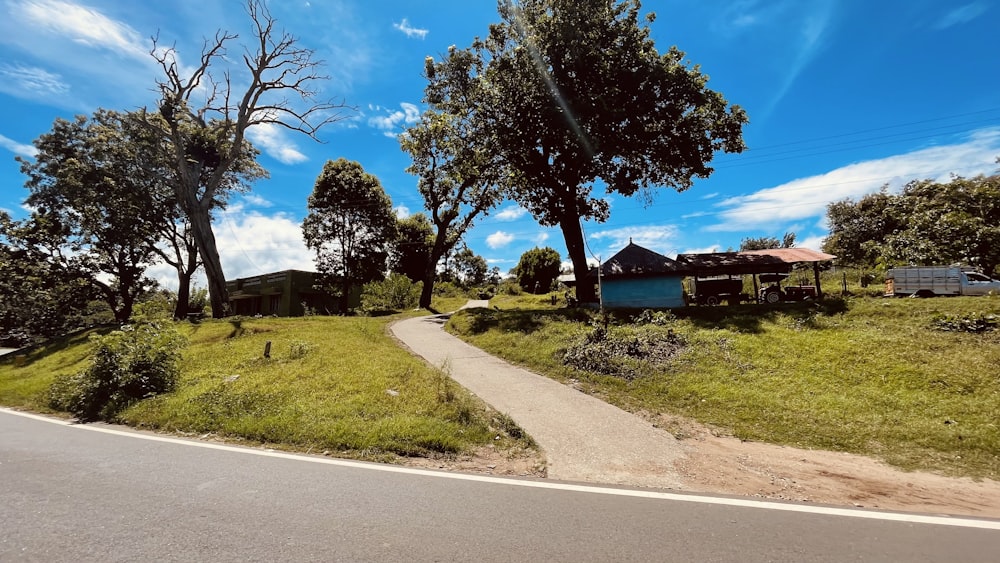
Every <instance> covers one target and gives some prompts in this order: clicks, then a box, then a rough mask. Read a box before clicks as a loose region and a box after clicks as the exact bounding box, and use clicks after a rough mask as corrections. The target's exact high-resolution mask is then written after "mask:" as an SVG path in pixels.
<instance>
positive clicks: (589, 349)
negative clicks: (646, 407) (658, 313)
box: [563, 325, 685, 380]
mask: <svg viewBox="0 0 1000 563" xmlns="http://www.w3.org/2000/svg"><path fill="white" fill-rule="evenodd" d="M684 346H685V344H684V340H683V339H682V338H681V337H680V336H678V335H677V334H674V332H673V330H667V331H666V332H665V333H664V332H663V331H662V330H648V329H645V328H642V327H639V328H635V327H628V326H622V327H611V328H610V329H606V328H604V327H603V326H600V325H598V326H595V327H594V329H593V330H592V331H591V332H590V333H589V334H587V335H585V336H584V337H582V338H579V339H578V340H577V341H576V342H574V343H573V344H571V345H570V347H569V348H568V349H567V350H566V353H565V354H564V355H563V363H564V364H565V365H568V366H571V367H574V368H576V369H578V370H583V371H590V372H594V373H601V374H604V375H612V376H615V377H621V378H623V379H626V380H631V379H635V378H637V377H641V376H643V375H646V374H647V373H649V372H650V370H652V369H656V367H658V366H661V365H663V364H665V363H667V362H668V361H670V360H671V359H672V358H674V357H676V356H677V355H678V354H680V352H681V351H682V350H683V349H684Z"/></svg>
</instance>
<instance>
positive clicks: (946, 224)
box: [884, 176, 1000, 275]
mask: <svg viewBox="0 0 1000 563" xmlns="http://www.w3.org/2000/svg"><path fill="white" fill-rule="evenodd" d="M894 207H895V208H896V209H897V210H898V214H899V215H902V216H904V217H906V221H905V222H903V223H902V225H901V227H900V228H899V229H896V230H895V231H894V232H892V233H891V234H889V235H888V236H886V240H885V249H884V253H885V255H886V256H887V258H888V259H889V260H890V261H893V262H903V263H908V264H915V265H933V264H948V263H962V264H969V265H972V266H977V267H979V268H980V269H982V270H983V271H984V272H986V273H987V274H991V275H992V273H993V272H994V270H996V267H997V265H998V264H1000V176H988V177H987V176H977V177H975V178H961V177H957V178H953V179H952V180H951V181H950V182H948V183H938V182H933V181H930V180H922V181H915V182H910V183H909V184H907V185H906V186H904V187H903V191H902V192H901V193H900V194H899V195H898V196H896V198H895V201H894Z"/></svg>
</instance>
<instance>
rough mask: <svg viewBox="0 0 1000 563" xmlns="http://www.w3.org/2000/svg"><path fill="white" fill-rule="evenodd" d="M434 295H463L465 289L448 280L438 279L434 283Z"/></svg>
mask: <svg viewBox="0 0 1000 563" xmlns="http://www.w3.org/2000/svg"><path fill="white" fill-rule="evenodd" d="M434 295H437V296H438V297H464V296H465V290H464V289H462V288H460V287H458V286H457V285H455V284H454V283H452V282H450V281H439V282H437V283H436V284H434Z"/></svg>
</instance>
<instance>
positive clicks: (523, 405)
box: [390, 301, 682, 488]
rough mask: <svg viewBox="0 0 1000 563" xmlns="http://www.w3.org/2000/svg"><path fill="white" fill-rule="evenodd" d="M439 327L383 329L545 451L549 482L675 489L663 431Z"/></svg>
mask: <svg viewBox="0 0 1000 563" xmlns="http://www.w3.org/2000/svg"><path fill="white" fill-rule="evenodd" d="M485 303H487V302H486V301H483V302H475V301H473V302H472V304H473V305H480V306H482V304H485ZM445 321H446V317H445V316H434V317H418V318H413V319H407V320H404V321H400V322H397V323H395V324H393V325H392V327H391V329H390V330H391V331H392V333H393V334H394V335H395V336H396V338H398V339H399V340H400V341H402V342H403V344H405V345H406V346H407V347H408V348H409V349H410V350H412V351H413V352H414V353H415V354H417V355H419V356H421V357H423V358H424V359H426V360H427V361H428V362H430V363H431V364H432V365H434V366H435V367H438V368H443V369H445V371H447V372H448V374H449V375H451V377H452V379H454V380H455V381H457V382H458V383H459V384H461V385H462V386H463V387H465V388H466V389H468V390H470V391H472V392H473V393H475V394H476V395H477V396H478V397H479V398H481V399H482V400H484V401H486V402H487V403H488V404H489V405H491V406H492V407H493V408H495V409H497V410H498V411H500V412H503V413H506V414H508V415H510V417H511V418H513V419H514V421H515V422H517V424H518V425H519V426H520V427H521V428H523V429H524V430H525V431H526V432H527V433H528V434H529V435H531V437H532V438H534V439H535V441H536V442H538V444H539V445H540V446H541V448H542V450H544V452H545V458H546V461H547V464H548V475H549V477H550V478H553V479H563V480H570V481H586V482H593V483H610V484H620V485H631V486H646V487H670V488H680V487H681V479H680V477H679V476H678V475H677V473H676V470H675V469H674V461H676V460H677V459H678V458H679V457H681V455H682V446H681V445H680V444H679V443H678V442H677V439H676V438H674V437H673V436H672V435H671V434H670V433H669V432H666V431H664V430H661V429H659V428H655V427H653V425H652V424H650V423H648V422H646V421H644V420H642V419H640V418H638V417H636V416H634V415H632V414H630V413H627V412H625V411H623V410H621V409H619V408H618V407H615V406H612V405H609V404H608V403H605V402H604V401H601V400H600V399H596V398H594V397H592V396H590V395H587V394H586V393H582V392H580V391H577V390H575V389H573V388H572V387H569V386H567V385H563V384H562V383H559V382H557V381H553V380H551V379H549V378H547V377H542V376H540V375H537V374H535V373H532V372H530V371H527V370H524V369H521V368H519V367H516V366H513V365H511V364H508V363H507V362H505V361H503V360H501V359H499V358H495V357H493V356H491V355H489V354H487V353H486V352H483V351H482V350H480V349H479V348H476V347H474V346H470V345H468V344H466V343H465V342H462V341H461V340H459V339H458V338H455V337H454V336H452V335H450V334H448V333H447V332H445V331H444V330H443V329H442V325H443V324H444V322H445Z"/></svg>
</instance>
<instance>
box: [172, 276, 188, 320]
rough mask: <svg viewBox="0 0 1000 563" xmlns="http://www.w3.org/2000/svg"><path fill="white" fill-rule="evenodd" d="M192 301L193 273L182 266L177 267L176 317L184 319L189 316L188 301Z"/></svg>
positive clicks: (176, 318)
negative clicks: (189, 272)
mask: <svg viewBox="0 0 1000 563" xmlns="http://www.w3.org/2000/svg"><path fill="white" fill-rule="evenodd" d="M190 301H191V274H188V273H187V272H185V271H184V270H183V269H182V268H177V305H175V306H174V319H175V320H178V321H182V320H184V319H186V318H187V314H188V303H189V302H190Z"/></svg>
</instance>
